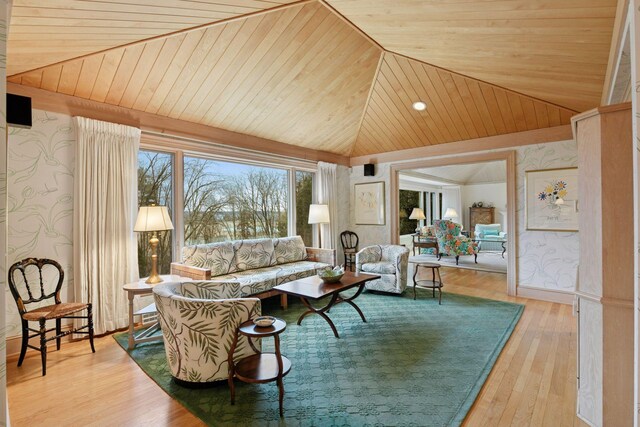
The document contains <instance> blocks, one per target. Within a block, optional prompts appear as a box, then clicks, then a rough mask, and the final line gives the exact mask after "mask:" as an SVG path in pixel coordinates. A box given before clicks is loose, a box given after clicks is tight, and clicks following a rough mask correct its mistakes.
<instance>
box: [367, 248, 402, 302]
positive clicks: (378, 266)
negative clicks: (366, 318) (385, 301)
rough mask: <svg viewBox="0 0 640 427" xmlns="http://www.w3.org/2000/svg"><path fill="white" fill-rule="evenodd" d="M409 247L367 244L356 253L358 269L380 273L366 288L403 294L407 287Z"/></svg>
mask: <svg viewBox="0 0 640 427" xmlns="http://www.w3.org/2000/svg"><path fill="white" fill-rule="evenodd" d="M408 263H409V249H407V248H406V247H404V246H399V245H374V246H367V247H366V248H364V249H362V250H361V251H360V252H358V253H357V254H356V271H357V272H363V273H371V274H379V275H380V278H379V279H377V280H372V281H370V282H367V284H366V285H365V289H368V290H371V291H382V292H389V293H393V294H401V293H402V292H404V290H405V288H406V287H407V265H408Z"/></svg>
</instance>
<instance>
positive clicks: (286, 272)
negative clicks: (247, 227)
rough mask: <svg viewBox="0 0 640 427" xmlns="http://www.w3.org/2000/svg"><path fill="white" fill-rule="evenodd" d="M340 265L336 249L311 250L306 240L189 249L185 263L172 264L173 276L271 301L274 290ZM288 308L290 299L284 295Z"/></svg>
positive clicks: (230, 243) (237, 242) (235, 242)
mask: <svg viewBox="0 0 640 427" xmlns="http://www.w3.org/2000/svg"><path fill="white" fill-rule="evenodd" d="M335 263H336V251H335V249H319V248H307V247H305V246H304V242H303V241H302V237H300V236H294V237H282V238H276V239H253V240H232V241H227V242H219V243H208V244H203V245H193V246H185V247H184V248H182V261H181V262H174V263H171V274H176V275H178V276H182V277H189V278H191V279H193V280H211V279H215V280H217V281H231V282H234V283H235V284H236V285H235V286H236V287H238V290H237V291H238V292H237V293H236V295H237V296H238V297H246V296H256V297H258V298H267V297H270V296H273V295H276V292H275V291H273V290H272V289H273V287H274V286H277V285H280V284H282V283H285V282H289V281H292V280H296V279H301V278H303V277H308V276H313V275H315V274H317V272H318V271H319V270H323V269H325V268H327V267H331V266H333V265H335ZM281 299H282V305H283V307H286V305H287V302H286V301H287V299H286V295H284V294H282V295H281Z"/></svg>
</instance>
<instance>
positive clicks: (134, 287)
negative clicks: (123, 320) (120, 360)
mask: <svg viewBox="0 0 640 427" xmlns="http://www.w3.org/2000/svg"><path fill="white" fill-rule="evenodd" d="M160 277H162V282H160V283H165V282H177V281H183V282H186V281H191V279H188V278H186V277H180V276H176V275H162V276H160ZM145 280H147V278H146V277H143V278H142V279H140V280H138V281H137V282H132V283H127V284H126V285H124V286H123V287H122V289H124V291H125V292H126V293H127V298H128V300H129V345H128V349H129V350H133V348H134V347H135V346H136V344H139V343H142V342H149V341H161V340H162V334H160V335H154V333H155V332H156V331H157V330H158V329H160V325H159V323H158V321H157V320H156V321H153V322H148V323H143V324H142V327H141V329H140V331H139V333H138V334H137V335H136V330H135V322H134V319H135V316H144V315H152V314H155V313H156V304H155V303H151V304H149V305H147V306H146V307H144V308H143V309H141V310H138V311H135V312H134V310H133V300H134V298H135V297H136V296H144V295H151V294H152V293H153V286H154V285H149V284H147V283H145Z"/></svg>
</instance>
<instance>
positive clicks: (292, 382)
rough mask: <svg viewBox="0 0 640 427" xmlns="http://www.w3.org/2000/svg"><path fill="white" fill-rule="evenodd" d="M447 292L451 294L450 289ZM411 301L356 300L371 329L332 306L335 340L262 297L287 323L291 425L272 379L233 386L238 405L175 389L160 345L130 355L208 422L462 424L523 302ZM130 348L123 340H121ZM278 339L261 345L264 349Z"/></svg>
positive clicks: (313, 319)
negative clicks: (268, 381) (281, 413)
mask: <svg viewBox="0 0 640 427" xmlns="http://www.w3.org/2000/svg"><path fill="white" fill-rule="evenodd" d="M445 289H446V288H445ZM412 298H413V292H412V291H407V292H405V295H404V296H390V295H379V294H373V293H366V292H365V293H364V294H362V295H361V296H360V297H359V298H358V299H356V302H357V303H358V305H359V306H360V308H361V309H362V311H363V312H364V314H365V316H366V318H367V321H368V322H367V323H363V322H362V321H361V320H360V317H359V316H358V314H357V313H356V312H355V310H353V308H351V307H350V306H348V305H346V304H342V305H338V306H337V307H335V308H334V309H332V310H331V313H330V314H329V316H330V317H331V318H332V319H333V321H334V322H335V324H336V327H337V328H338V332H339V333H340V337H341V338H340V339H336V338H335V337H334V336H333V334H332V332H331V329H330V328H329V325H328V324H327V323H326V322H325V321H324V320H323V319H322V318H320V317H319V316H316V315H311V316H308V317H307V318H305V320H304V321H303V322H302V325H301V326H297V325H296V324H295V321H296V319H297V318H298V315H299V314H300V313H302V311H303V310H304V307H303V306H302V304H300V303H299V302H298V301H291V298H290V304H289V309H288V310H286V311H283V310H281V309H280V308H279V307H278V306H277V301H276V300H277V299H278V298H272V300H273V301H269V300H267V301H264V302H263V308H262V312H263V314H272V315H275V316H278V317H281V318H283V319H285V320H286V321H287V322H288V326H287V330H286V331H285V332H283V333H282V335H281V348H282V353H283V354H284V355H286V356H287V357H288V358H289V359H290V360H291V362H292V364H293V367H292V369H291V372H290V373H289V375H288V376H287V377H285V379H284V387H285V397H284V410H285V413H284V419H283V420H281V419H280V417H279V414H278V389H277V386H276V384H275V383H268V384H261V385H254V384H245V383H242V382H239V381H236V384H237V386H236V404H235V405H234V406H231V405H230V403H229V388H228V386H227V384H226V382H224V381H223V382H221V383H220V384H219V385H216V386H214V387H212V388H208V389H198V390H192V389H186V388H183V387H180V386H178V385H176V384H175V383H174V382H173V381H172V380H171V376H170V374H169V372H168V369H167V366H166V359H165V353H164V347H163V344H162V343H146V344H142V345H138V346H137V347H136V348H135V349H134V350H132V351H130V352H129V354H130V356H131V357H132V358H133V359H134V360H135V361H136V362H137V363H138V365H140V367H141V368H142V369H143V370H144V371H145V372H146V373H147V374H148V375H149V376H150V377H151V378H152V379H153V380H154V381H156V382H157V383H158V385H160V387H162V388H163V389H164V390H165V391H166V392H167V393H169V394H170V395H171V396H172V397H173V398H175V399H176V400H178V401H179V402H180V403H182V404H183V405H184V406H185V407H186V408H187V409H188V410H189V411H191V412H192V413H194V414H195V415H196V416H198V417H200V418H201V419H202V420H203V421H204V422H206V423H207V424H209V425H216V426H219V425H260V426H269V425H292V426H297V425H322V426H326V425H348V426H361V425H396V426H409V425H420V426H449V425H459V424H460V423H461V422H462V421H463V419H464V417H465V416H466V413H467V412H468V411H469V408H470V407H471V405H472V404H473V401H474V400H475V398H476V397H477V395H478V393H479V391H480V389H481V387H482V384H483V383H484V381H485V379H486V378H487V376H488V374H489V372H490V371H491V369H492V367H493V365H494V363H495V361H496V359H497V357H498V355H499V353H500V351H501V350H502V348H503V347H504V345H505V343H506V341H507V340H508V339H509V336H510V335H511V332H512V331H513V329H514V327H515V325H516V324H517V323H518V320H519V319H520V316H521V314H522V311H523V309H524V306H522V305H518V304H512V303H505V302H499V301H492V300H487V299H481V298H474V297H468V296H462V295H455V294H449V293H446V292H445V293H444V294H443V297H442V305H441V306H439V305H438V301H437V299H432V298H431V291H430V290H424V289H418V299H417V300H416V301H414V300H413V299H412ZM115 338H116V340H117V341H118V343H119V344H120V345H121V346H122V347H123V348H125V349H126V345H127V336H126V334H117V335H116V336H115ZM272 350H273V341H272V340H264V342H263V351H272Z"/></svg>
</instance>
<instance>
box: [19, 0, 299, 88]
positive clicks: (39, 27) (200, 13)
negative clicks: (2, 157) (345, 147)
mask: <svg viewBox="0 0 640 427" xmlns="http://www.w3.org/2000/svg"><path fill="white" fill-rule="evenodd" d="M294 1H295V0H200V1H192V0H126V1H122V0H98V1H91V0H14V1H13V8H12V11H11V26H10V28H9V44H8V47H7V55H8V58H9V60H8V64H7V74H8V75H13V74H16V73H20V72H23V71H27V70H33V69H34V68H38V67H42V66H45V65H50V64H54V63H57V62H61V61H65V60H67V59H71V58H76V57H78V56H80V55H85V54H88V53H94V52H98V51H101V50H105V49H109V48H112V47H116V46H121V45H124V44H127V43H131V42H134V41H138V40H141V39H146V38H149V37H154V36H159V35H162V34H167V33H171V32H174V31H179V30H184V29H185V28H191V27H195V26H197V25H203V24H208V23H211V22H214V21H220V20H223V19H229V18H233V17H236V16H241V15H246V14H248V13H255V12H259V11H261V10H264V9H270V8H273V7H274V6H278V5H281V4H287V3H292V2H294Z"/></svg>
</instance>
